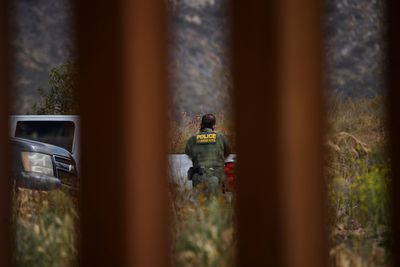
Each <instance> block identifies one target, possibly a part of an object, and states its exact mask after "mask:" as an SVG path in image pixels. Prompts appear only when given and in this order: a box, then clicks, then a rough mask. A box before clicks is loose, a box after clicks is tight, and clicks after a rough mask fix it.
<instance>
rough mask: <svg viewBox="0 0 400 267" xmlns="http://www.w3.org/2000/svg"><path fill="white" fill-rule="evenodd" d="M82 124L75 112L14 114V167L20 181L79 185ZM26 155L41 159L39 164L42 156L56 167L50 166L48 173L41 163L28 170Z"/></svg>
mask: <svg viewBox="0 0 400 267" xmlns="http://www.w3.org/2000/svg"><path fill="white" fill-rule="evenodd" d="M79 127H80V125H79V116H75V115H16V116H10V119H9V136H10V143H11V147H12V157H13V160H12V162H13V168H12V171H13V176H14V179H15V182H16V185H17V186H18V187H24V188H30V189H36V190H51V189H54V188H60V187H68V188H71V189H77V188H78V187H79V182H78V173H79V169H80V168H79V167H80V164H79V162H80V136H79V134H80V129H79ZM24 152H29V153H24ZM35 153H36V154H35ZM23 155H25V157H23ZM26 155H29V156H31V157H33V161H35V162H39V163H38V164H39V165H40V164H42V163H41V158H45V161H46V164H47V165H48V166H50V165H51V166H52V169H53V171H52V172H51V171H50V168H49V167H48V166H47V167H46V168H45V169H46V170H47V171H46V172H45V173H43V171H42V170H43V168H42V167H41V166H37V167H36V168H34V169H33V170H28V171H27V170H26V169H27V167H26V166H24V164H27V163H26V162H30V160H27V157H26ZM45 155H48V156H45ZM35 157H39V159H37V158H36V159H35Z"/></svg>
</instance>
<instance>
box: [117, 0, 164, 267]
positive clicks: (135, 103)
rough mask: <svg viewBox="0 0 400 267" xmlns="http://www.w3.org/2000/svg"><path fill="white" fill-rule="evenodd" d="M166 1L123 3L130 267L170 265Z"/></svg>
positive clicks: (126, 191) (124, 117) (126, 179)
mask: <svg viewBox="0 0 400 267" xmlns="http://www.w3.org/2000/svg"><path fill="white" fill-rule="evenodd" d="M164 4H166V3H165V1H159V0H136V1H132V0H125V1H123V8H122V9H123V10H124V13H123V14H122V18H123V24H122V25H123V32H122V33H123V49H122V53H123V59H124V60H123V62H122V66H123V75H124V76H123V100H124V101H123V103H122V104H123V125H124V134H125V135H124V138H123V140H124V160H125V161H124V163H125V169H126V176H125V195H126V201H127V203H129V204H130V205H129V206H127V208H126V211H125V212H126V216H127V217H126V223H127V225H126V228H125V229H126V234H127V236H126V237H127V243H126V248H125V250H126V253H127V255H131V257H129V258H128V266H143V267H145V266H160V267H161V266H169V265H170V260H169V257H168V255H169V246H168V237H169V232H170V229H169V223H168V222H169V218H168V196H167V190H168V184H167V181H168V179H167V177H168V176H167V165H166V160H167V156H166V155H167V142H168V139H167V132H168V131H167V116H166V114H167V112H166V110H167V108H166V107H167V102H166V101H167V96H168V94H167V79H166V74H167V72H166V71H167V69H166V68H167V56H166V54H167V27H166V22H167V18H166V14H165V13H166V10H165V6H164Z"/></svg>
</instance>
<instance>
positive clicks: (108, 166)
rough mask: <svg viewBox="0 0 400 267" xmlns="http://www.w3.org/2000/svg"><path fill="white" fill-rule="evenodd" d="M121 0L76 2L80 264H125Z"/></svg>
mask: <svg viewBox="0 0 400 267" xmlns="http://www.w3.org/2000/svg"><path fill="white" fill-rule="evenodd" d="M120 4H121V1H96V2H95V3H93V2H89V1H79V0H77V1H75V6H76V18H77V20H76V23H75V25H76V26H77V29H76V31H77V35H76V36H77V50H78V76H79V77H78V92H77V93H78V100H79V106H80V113H81V127H82V132H81V145H82V157H81V159H82V164H81V166H82V167H81V170H82V173H81V175H80V178H81V186H82V191H81V218H82V219H81V233H82V234H81V236H82V249H81V263H82V265H83V266H125V263H126V262H125V261H124V257H123V256H124V253H123V249H124V235H125V230H126V229H124V228H123V219H124V216H123V209H124V205H125V203H124V198H123V192H124V189H123V181H122V176H123V171H122V168H123V155H122V152H123V150H122V146H123V144H122V141H121V137H122V131H123V128H122V114H121V110H122V109H121V103H122V100H121V95H122V93H121V77H122V76H121V71H122V66H121V58H120V55H121V52H120V48H121V34H120V15H121V10H120V7H121V6H120Z"/></svg>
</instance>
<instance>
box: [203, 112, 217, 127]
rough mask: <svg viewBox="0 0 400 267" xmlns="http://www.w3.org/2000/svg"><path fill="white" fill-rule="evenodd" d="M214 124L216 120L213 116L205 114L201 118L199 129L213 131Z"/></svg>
mask: <svg viewBox="0 0 400 267" xmlns="http://www.w3.org/2000/svg"><path fill="white" fill-rule="evenodd" d="M215 123H216V118H215V116H214V114H210V113H209V114H205V115H203V117H202V118H201V129H204V128H211V129H214V126H215Z"/></svg>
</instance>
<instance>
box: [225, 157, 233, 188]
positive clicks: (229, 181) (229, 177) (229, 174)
mask: <svg viewBox="0 0 400 267" xmlns="http://www.w3.org/2000/svg"><path fill="white" fill-rule="evenodd" d="M224 172H225V175H226V188H225V192H234V191H235V180H236V179H235V178H236V177H235V163H234V162H227V163H225V167H224Z"/></svg>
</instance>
